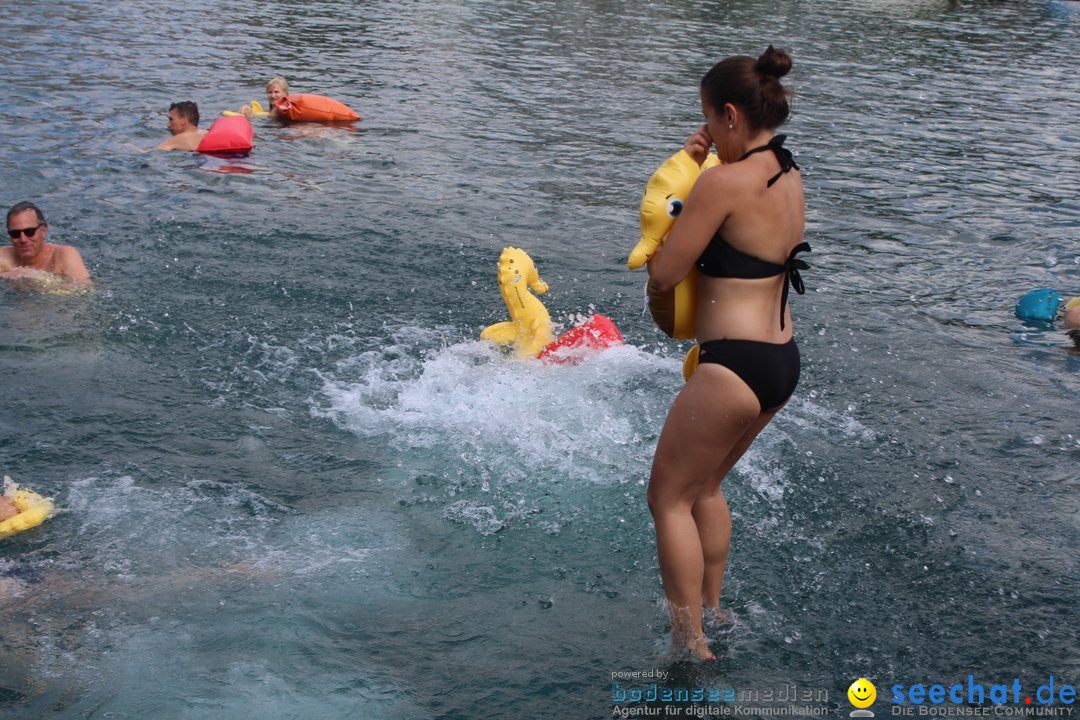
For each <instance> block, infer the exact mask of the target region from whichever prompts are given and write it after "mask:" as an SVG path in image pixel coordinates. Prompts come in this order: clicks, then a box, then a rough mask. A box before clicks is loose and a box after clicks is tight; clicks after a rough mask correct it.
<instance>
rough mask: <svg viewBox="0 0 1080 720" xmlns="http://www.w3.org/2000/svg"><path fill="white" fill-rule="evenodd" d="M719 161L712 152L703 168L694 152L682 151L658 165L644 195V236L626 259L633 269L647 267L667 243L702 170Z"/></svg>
mask: <svg viewBox="0 0 1080 720" xmlns="http://www.w3.org/2000/svg"><path fill="white" fill-rule="evenodd" d="M719 164H720V158H718V157H716V155H713V154H712V153H710V154H709V155H708V156H707V157H706V158H705V162H704V163H702V164H701V166H700V167H699V166H698V164H697V163H696V162H694V159H693V158H692V157H690V153H688V152H686V151H685V150H680V151H679V152H677V153H675V154H674V155H672V156H671V157H669V158H668V159H667V160H665V161H664V162H663V164H661V165H660V167H658V168H656V172H654V173H653V174H652V177H650V178H649V182H648V183H646V184H645V194H644V195H643V196H642V198H641V211H640V216H641V239H640V240H638V244H637V245H635V246H634V249H633V250H631V251H630V258H629V259H628V260H627V262H626V264H627V265H628V266H629V267H630V269H631V270H637V269H638V268H640V267H645V263H647V262H649V258H651V257H652V256H653V253H655V252H656V248H658V247H660V243H662V242H664V238H666V237H667V234H668V233H669V232H671V226H672V225H674V224H675V219H676V218H677V217H679V213H681V212H682V209H683V203H684V202H686V196H687V195H689V194H690V189H691V188H693V187H694V182H695V181H697V179H698V175H700V174H701V171H702V170H707V169H708V168H711V167H713V166H714V165H719Z"/></svg>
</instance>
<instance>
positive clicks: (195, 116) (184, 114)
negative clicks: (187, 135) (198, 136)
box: [169, 100, 199, 135]
mask: <svg viewBox="0 0 1080 720" xmlns="http://www.w3.org/2000/svg"><path fill="white" fill-rule="evenodd" d="M189 125H190V127H188V126H189ZM197 127H199V106H198V105H196V104H195V103H193V102H191V101H190V100H184V101H183V102H175V103H173V104H172V105H170V106H169V132H171V133H172V134H173V135H177V134H179V133H182V132H185V131H187V130H190V129H191V128H197Z"/></svg>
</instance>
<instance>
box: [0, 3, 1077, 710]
mask: <svg viewBox="0 0 1080 720" xmlns="http://www.w3.org/2000/svg"><path fill="white" fill-rule="evenodd" d="M5 15H6V33H7V36H8V37H9V38H11V39H13V40H17V42H16V45H17V51H12V52H10V53H9V54H8V55H9V56H8V60H7V65H6V68H7V69H6V71H5V73H4V74H3V76H2V77H0V91H2V97H3V98H4V100H3V102H2V103H0V187H2V188H3V190H2V200H3V204H4V206H5V207H6V206H9V205H11V204H13V203H14V202H16V201H18V200H21V199H24V198H29V199H34V200H36V201H38V202H39V203H40V204H41V205H42V207H43V208H44V209H45V211H46V213H47V214H48V215H49V218H50V237H51V238H52V239H53V240H56V241H60V242H70V243H73V244H75V245H77V246H78V247H79V248H80V249H81V250H82V252H83V255H84V257H85V258H86V260H87V263H88V265H89V267H90V269H91V271H92V272H93V274H94V275H95V277H96V279H97V290H96V292H95V293H94V294H93V295H91V296H87V297H55V296H39V295H33V294H27V293H26V292H23V291H19V290H17V289H13V288H11V287H0V373H2V375H3V377H4V383H3V385H2V386H0V387H2V390H0V393H2V403H3V412H2V413H0V468H2V470H3V471H4V472H5V473H8V474H11V475H12V476H14V477H15V478H16V479H17V480H20V481H21V482H24V483H26V484H28V485H31V486H33V487H35V488H37V489H38V490H40V491H42V492H45V493H46V494H50V495H52V496H54V497H55V498H56V500H57V502H58V505H59V507H60V508H61V511H60V513H59V514H58V515H57V516H56V517H54V518H53V519H51V520H50V521H49V522H48V523H47V524H46V525H45V526H43V527H42V528H40V529H39V530H37V531H35V532H32V533H25V534H23V535H20V536H18V537H16V538H13V539H10V540H7V541H4V543H3V544H2V545H0V574H3V575H4V576H7V577H11V576H17V577H21V578H24V579H27V578H28V579H29V581H30V587H31V589H32V592H30V593H29V594H24V595H23V596H21V597H17V598H14V599H12V598H10V597H9V598H8V599H6V600H4V601H3V603H4V605H3V608H4V610H3V617H4V620H3V630H2V631H0V638H2V641H0V648H2V652H0V708H2V709H3V713H4V715H5V716H8V717H17V718H39V717H46V716H48V717H72V718H75V717H86V718H99V717H100V718H106V717H108V718H150V717H160V718H206V717H230V718H231V717H236V718H245V717H256V716H265V717H298V718H299V717H303V718H316V717H318V718H325V717H332V718H339V717H340V718H345V717H355V718H419V717H440V718H487V717H490V718H511V717H514V718H516V717H597V718H600V717H608V716H610V714H611V710H612V706H613V703H612V702H611V696H612V688H611V674H612V672H615V671H634V670H646V669H650V668H663V669H665V670H667V671H669V672H671V673H672V677H671V679H670V680H669V683H671V684H674V685H681V686H701V687H718V686H731V687H736V688H759V689H764V688H779V687H784V686H786V685H788V684H791V683H794V684H797V685H798V686H799V687H800V688H803V687H805V688H819V689H826V690H827V692H828V693H829V698H830V700H829V703H828V705H829V707H832V708H835V710H836V712H838V713H847V712H848V711H849V710H850V709H851V708H850V707H849V706H848V704H847V701H846V700H845V698H844V695H843V693H844V691H845V690H846V688H847V686H848V685H849V684H850V683H851V682H852V681H853V680H854V679H855V678H857V677H860V676H865V677H867V678H870V679H871V680H872V681H873V682H875V683H877V684H878V693H879V697H882V698H884V697H885V696H886V695H887V694H888V693H887V688H888V687H889V686H891V685H892V684H893V683H903V684H912V683H916V682H926V683H932V682H943V683H950V682H955V681H961V680H964V679H965V678H966V676H967V675H968V674H974V675H975V676H976V677H977V678H978V679H980V680H983V681H984V682H986V684H987V685H989V684H990V683H993V682H1010V681H1011V679H1012V678H1020V679H1021V681H1022V682H1023V683H1024V685H1025V687H1030V688H1032V689H1033V688H1035V687H1036V686H1038V685H1040V684H1043V683H1045V682H1046V680H1047V678H1048V677H1049V676H1051V675H1053V676H1054V677H1055V678H1058V682H1068V681H1070V680H1071V681H1074V684H1075V681H1077V680H1080V662H1078V660H1077V657H1078V655H1077V652H1076V649H1077V645H1078V639H1080V638H1078V630H1077V624H1076V618H1077V610H1078V607H1077V605H1078V602H1077V597H1078V591H1080V573H1078V564H1077V560H1076V555H1075V551H1074V549H1075V547H1076V543H1077V540H1078V539H1080V532H1078V527H1080V526H1078V521H1077V518H1078V517H1080V503H1078V501H1077V497H1076V493H1077V490H1078V488H1080V472H1078V467H1080V432H1078V431H1077V430H1078V428H1077V427H1076V423H1075V411H1076V401H1077V391H1078V388H1080V357H1077V356H1076V355H1074V354H1070V352H1069V346H1070V343H1069V341H1068V340H1067V339H1066V337H1065V336H1064V334H1063V333H1062V331H1061V330H1060V328H1056V327H1053V326H1026V325H1024V324H1023V323H1021V322H1020V321H1018V320H1016V319H1015V317H1014V316H1013V313H1012V306H1013V304H1014V303H1015V301H1016V299H1017V298H1018V297H1019V296H1020V295H1021V294H1022V293H1023V292H1025V291H1027V290H1029V289H1032V288H1035V287H1055V288H1057V289H1058V290H1059V291H1060V292H1061V293H1062V294H1063V295H1065V296H1066V297H1068V296H1072V295H1078V294H1080V266H1078V265H1080V250H1078V249H1077V248H1078V246H1077V238H1078V228H1080V203H1078V200H1077V198H1078V197H1080V163H1078V162H1077V160H1078V159H1080V135H1078V134H1077V131H1076V124H1075V122H1074V121H1073V119H1074V118H1075V117H1077V116H1078V115H1080V82H1078V80H1077V76H1076V73H1075V63H1074V62H1073V58H1075V57H1076V56H1077V55H1078V54H1080V41H1078V37H1080V36H1078V33H1077V27H1078V23H1080V19H1078V15H1080V5H1078V4H1077V3H1072V2H1036V1H1032V2H1025V3H1020V2H1015V3H1014V2H935V1H930V0H926V1H920V0H908V1H905V0H897V1H895V2H864V3H843V2H824V1H823V2H816V3H799V2H779V3H777V2H742V3H733V2H732V3H728V2H682V3H646V2H625V3H608V2H587V3H563V2H539V1H537V2H449V3H422V2H413V3H397V4H385V3H372V4H360V3H355V4H354V3H348V2H333V1H329V0H328V1H326V2H319V3H292V2H259V3H255V2H250V1H238V2H229V3H210V2H204V1H203V0H194V1H193V2H188V3H185V4H184V5H183V6H182V7H180V6H178V5H176V4H175V3H161V2H152V1H150V0H145V1H141V2H125V3H117V4H115V5H111V4H106V3H95V2H70V1H69V2H58V3H52V2H50V3H45V2H26V3H21V4H18V5H16V6H12V7H10V8H7V9H6V10H5ZM769 42H775V43H777V44H780V45H782V46H784V47H787V48H789V49H790V50H791V51H792V53H793V56H794V58H795V63H796V64H795V70H794V72H793V73H792V75H791V76H790V80H791V84H792V85H793V87H794V88H795V90H796V93H797V94H796V96H795V100H794V115H793V118H792V121H791V123H790V124H789V126H788V127H787V129H786V131H787V133H788V134H789V136H790V140H789V145H790V146H791V147H792V148H793V149H794V150H795V151H796V153H797V156H798V161H799V163H800V166H801V167H802V168H803V171H804V177H805V181H806V186H807V197H808V218H809V223H808V233H807V234H808V240H809V241H810V242H811V244H812V245H813V247H814V252H813V257H812V258H811V262H812V264H813V266H814V267H813V270H812V271H811V272H808V273H806V278H807V285H808V286H809V288H810V290H809V292H808V294H807V295H806V296H803V297H800V298H797V299H796V300H795V305H794V311H795V315H796V323H797V334H798V337H799V341H800V344H801V347H802V349H803V355H804V358H805V367H804V372H803V382H802V385H801V386H800V390H799V392H798V395H797V396H796V399H795V400H794V401H793V402H792V403H791V405H790V406H789V407H788V408H787V409H786V410H785V411H784V412H783V413H782V414H781V415H780V417H779V418H778V419H777V420H776V422H775V423H774V424H773V425H772V426H771V427H770V428H769V429H768V430H767V432H766V433H765V434H764V435H763V436H762V437H761V439H760V440H759V442H758V443H757V444H756V445H755V447H754V448H753V450H752V452H751V453H750V454H749V455H748V456H747V457H746V458H745V459H744V461H743V462H742V463H741V464H740V466H739V467H738V468H737V469H736V471H735V472H734V473H733V475H732V477H731V478H730V479H729V480H728V482H727V484H726V489H727V492H728V497H729V501H730V503H731V507H732V510H733V514H734V522H735V540H734V547H733V554H732V559H731V566H730V571H729V577H728V583H727V588H726V595H727V599H728V601H729V603H730V605H731V608H732V610H733V611H734V613H735V616H736V618H737V623H736V624H735V626H734V627H733V628H721V629H716V630H714V631H713V636H712V639H713V641H714V648H715V649H716V650H717V652H718V654H720V655H721V656H722V659H721V661H720V662H718V663H715V664H711V665H698V666H695V665H688V664H685V663H681V662H677V661H674V660H672V659H670V658H667V657H666V656H665V649H666V645H667V642H668V639H667V635H666V633H667V619H666V612H665V610H664V608H663V605H662V602H661V599H662V590H661V587H660V581H659V573H658V570H657V567H656V560H655V548H654V544H653V537H652V528H651V524H650V520H649V516H648V512H647V510H646V507H645V484H644V482H645V478H646V476H647V471H648V467H649V462H650V459H651V455H652V450H653V447H654V444H655V442H656V437H657V434H658V432H659V428H660V426H661V423H662V422H663V418H664V416H665V414H666V411H667V408H668V406H669V404H670V402H671V399H672V397H673V396H674V394H675V393H676V392H677V391H678V389H679V387H680V383H681V380H680V377H679V362H680V358H681V355H682V352H683V351H684V349H685V348H684V347H681V346H679V345H677V344H676V343H673V342H670V341H668V340H666V339H665V338H663V337H662V336H661V335H660V334H659V332H658V331H656V330H655V329H654V328H653V327H652V326H651V324H650V323H649V322H648V321H647V319H645V318H642V317H641V316H640V308H641V295H642V289H641V286H642V284H643V275H642V274H641V273H630V272H628V271H626V270H625V266H624V260H625V255H626V253H627V251H628V250H629V248H630V247H631V246H632V245H633V243H634V242H635V241H636V237H637V236H636V232H637V203H638V200H639V198H640V193H641V189H642V187H643V184H644V181H645V179H646V178H647V177H648V175H649V173H650V172H651V171H652V169H654V168H655V166H656V165H657V164H659V162H660V161H661V160H663V158H664V157H666V156H667V155H668V154H670V153H671V152H672V151H674V149H676V148H677V147H678V146H679V145H680V143H681V141H682V138H683V137H684V136H685V135H686V134H687V133H688V132H689V131H690V130H692V129H693V128H694V127H695V126H696V125H697V124H698V123H699V122H700V111H699V108H698V106H697V92H696V83H697V80H698V78H699V77H700V75H701V74H702V73H703V72H704V70H705V69H707V67H708V66H709V64H710V63H711V62H713V61H715V60H716V59H719V58H720V57H722V56H725V55H728V54H732V53H755V54H756V53H757V52H760V50H762V49H763V48H764V46H765V45H766V44H767V43H769ZM277 74H281V75H284V76H286V77H287V78H289V80H290V82H291V83H292V85H293V89H294V90H296V91H308V92H317V93H322V94H326V95H331V96H334V97H337V98H340V99H342V100H343V101H345V102H347V103H348V104H350V105H351V106H353V107H355V108H356V109H358V110H359V111H360V112H361V113H362V114H363V115H364V116H365V121H364V122H363V123H361V124H360V125H359V126H358V127H357V128H356V129H355V130H353V131H350V130H348V129H343V128H321V127H320V128H298V127H293V128H281V127H277V126H275V125H273V124H272V123H269V122H259V123H257V127H256V144H257V147H256V150H255V152H254V153H252V154H251V156H250V157H249V158H247V159H245V160H240V161H236V162H234V163H223V162H222V161H219V160H213V159H208V158H202V157H197V156H192V155H188V154H180V153H171V154H164V153H157V154H140V153H137V152H135V151H134V150H133V147H132V146H139V147H149V146H152V145H154V144H156V143H157V142H158V141H159V140H160V139H161V138H162V137H163V136H164V134H165V126H164V123H165V112H164V111H165V109H166V107H167V106H168V104H169V103H170V102H172V101H176V100H181V99H193V100H196V101H197V102H198V103H199V105H200V107H201V108H202V111H203V116H204V118H207V119H209V118H212V117H214V116H216V115H217V113H218V112H219V111H220V110H222V109H226V108H235V107H236V106H238V105H240V104H242V103H244V102H246V101H248V100H250V99H251V98H260V99H261V97H262V86H263V84H264V83H265V81H266V79H267V78H269V77H270V76H272V75H277ZM204 124H205V122H204ZM228 164H232V165H238V166H240V167H241V169H242V170H244V171H246V172H241V173H235V172H227V171H228V170H229V168H228V167H225V166H226V165H228ZM509 244H514V245H518V246H521V247H524V248H525V249H527V250H528V251H529V253H530V254H531V255H532V256H533V258H534V260H535V261H536V263H537V265H538V266H539V268H540V272H541V274H542V276H543V277H544V278H545V279H546V280H547V281H548V283H549V284H550V285H551V292H550V294H549V295H548V296H547V298H546V299H545V302H546V304H547V306H548V308H549V309H550V310H551V311H552V315H553V316H554V317H555V318H556V320H557V321H558V322H559V323H561V324H563V325H564V326H569V325H570V324H572V323H573V322H574V320H575V319H576V318H577V317H578V316H580V315H583V314H587V313H589V312H592V311H599V312H603V313H605V314H607V315H608V316H610V317H612V318H613V319H614V320H615V321H616V323H617V324H618V325H619V326H620V328H621V329H622V331H623V333H624V335H625V336H626V338H627V340H628V345H627V346H626V347H623V348H620V349H616V350H613V351H610V352H607V353H605V354H602V355H600V356H598V357H595V358H593V359H591V360H590V361H588V362H586V363H583V364H581V365H578V366H576V367H548V366H540V365H533V364H522V363H518V362H514V361H512V360H510V359H508V358H506V357H504V356H503V355H502V354H500V353H498V352H496V351H494V350H493V349H492V348H490V347H489V346H487V345H485V344H483V343H480V342H478V341H477V339H476V338H477V336H478V334H479V332H480V330H481V329H482V328H483V327H484V326H486V325H488V324H490V323H492V322H496V321H498V320H501V319H503V315H504V312H505V311H504V309H503V306H502V303H501V300H500V298H499V295H498V288H497V285H496V281H495V264H496V260H497V256H498V252H499V250H500V249H501V248H502V247H503V246H505V245H509ZM875 707H876V709H878V710H879V711H881V712H888V709H887V706H886V705H884V704H883V701H882V700H879V703H878V705H877V706H875Z"/></svg>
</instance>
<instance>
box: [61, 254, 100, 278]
mask: <svg viewBox="0 0 1080 720" xmlns="http://www.w3.org/2000/svg"><path fill="white" fill-rule="evenodd" d="M60 274H61V275H64V276H65V277H67V278H70V279H71V281H72V282H74V283H77V284H79V285H90V284H92V283H91V282H90V271H89V270H87V269H86V264H85V263H83V259H82V255H80V254H79V251H78V250H77V249H75V248H73V247H71V246H70V245H67V246H65V247H64V250H63V254H62V255H61V257H60Z"/></svg>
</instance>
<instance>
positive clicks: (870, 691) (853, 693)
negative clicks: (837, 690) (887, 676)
mask: <svg viewBox="0 0 1080 720" xmlns="http://www.w3.org/2000/svg"><path fill="white" fill-rule="evenodd" d="M847 697H848V700H850V701H851V704H852V705H854V706H855V707H857V708H868V707H870V706H871V705H873V704H874V699H875V698H877V689H876V688H875V687H874V684H873V683H871V682H870V681H869V680H867V679H866V678H859V679H858V680H856V681H855V682H853V683H851V687H849V688H848V689H847Z"/></svg>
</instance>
